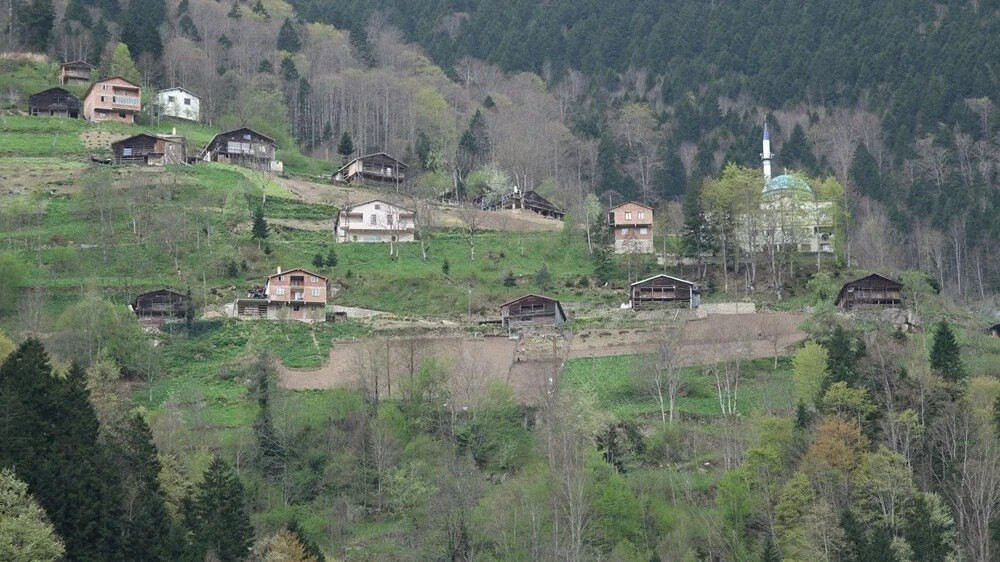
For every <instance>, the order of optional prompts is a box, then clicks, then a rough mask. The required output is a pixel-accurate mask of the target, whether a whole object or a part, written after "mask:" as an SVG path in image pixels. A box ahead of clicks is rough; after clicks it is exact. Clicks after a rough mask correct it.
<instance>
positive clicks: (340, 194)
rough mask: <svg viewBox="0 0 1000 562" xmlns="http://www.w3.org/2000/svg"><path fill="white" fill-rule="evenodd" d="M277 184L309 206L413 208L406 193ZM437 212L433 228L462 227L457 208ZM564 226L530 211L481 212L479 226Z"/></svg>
mask: <svg viewBox="0 0 1000 562" xmlns="http://www.w3.org/2000/svg"><path fill="white" fill-rule="evenodd" d="M275 181H276V182H278V184H279V185H281V186H282V187H284V188H285V189H287V190H288V191H290V192H291V193H292V194H293V195H295V196H296V197H298V198H299V199H301V200H302V201H305V202H306V203H319V204H323V205H335V206H337V207H343V206H344V205H352V204H358V203H364V202H366V201H371V200H372V199H382V200H384V201H388V202H389V203H393V204H395V205H400V206H403V207H409V206H411V200H410V198H409V197H407V196H406V195H403V194H394V193H392V192H391V191H385V192H379V191H374V190H371V189H365V188H360V187H353V186H351V187H348V186H343V185H333V184H328V183H315V182H311V181H306V180H303V179H299V178H275ZM434 210H435V212H434V216H433V217H432V218H433V220H432V226H435V227H438V228H456V227H461V226H462V225H463V223H462V219H461V218H460V217H459V214H458V211H457V210H456V209H455V208H453V207H449V206H446V205H438V206H435V207H434ZM284 222H287V223H289V226H294V227H296V228H301V229H302V230H328V229H330V228H332V226H333V217H331V219H330V220H329V221H295V223H296V224H295V225H293V224H291V221H284ZM562 226H563V223H562V221H557V220H554V219H547V218H545V217H543V216H541V215H537V214H535V213H532V212H530V211H523V210H517V211H512V210H505V211H482V212H480V213H479V227H480V228H482V229H484V230H507V231H511V232H552V231H559V230H562Z"/></svg>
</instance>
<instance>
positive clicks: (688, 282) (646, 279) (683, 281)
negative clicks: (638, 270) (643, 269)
mask: <svg viewBox="0 0 1000 562" xmlns="http://www.w3.org/2000/svg"><path fill="white" fill-rule="evenodd" d="M657 277H666V278H667V279H673V280H674V281H680V282H681V283H686V284H688V285H691V286H693V287H697V286H698V284H697V283H695V282H694V281H688V280H687V279H681V278H680V277H674V276H673V275H667V274H666V273H659V274H657V275H654V276H652V277H647V278H645V279H642V280H641V281H636V282H635V283H632V284H631V285H629V287H635V286H636V285H639V284H641V283H645V282H647V281H652V280H653V279H656V278H657Z"/></svg>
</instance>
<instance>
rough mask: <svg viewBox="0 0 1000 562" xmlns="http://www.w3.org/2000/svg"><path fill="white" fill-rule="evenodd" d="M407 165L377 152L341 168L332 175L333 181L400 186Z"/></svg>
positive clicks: (404, 176)
mask: <svg viewBox="0 0 1000 562" xmlns="http://www.w3.org/2000/svg"><path fill="white" fill-rule="evenodd" d="M406 168H407V165H406V164H404V163H402V162H400V161H399V160H396V159H395V158H393V157H392V156H389V155H388V154H386V153H385V152H377V153H375V154H368V155H365V156H358V157H357V158H355V159H354V160H351V161H350V162H348V163H347V164H344V165H343V166H341V168H340V169H339V170H337V173H336V174H334V175H333V181H335V182H339V183H373V184H380V185H396V186H398V185H402V184H403V182H405V181H406Z"/></svg>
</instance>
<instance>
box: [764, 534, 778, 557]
mask: <svg viewBox="0 0 1000 562" xmlns="http://www.w3.org/2000/svg"><path fill="white" fill-rule="evenodd" d="M760 562H781V557H780V556H778V547H777V546H775V545H774V539H772V538H771V535H768V536H767V538H766V539H764V548H763V549H762V550H761V553H760Z"/></svg>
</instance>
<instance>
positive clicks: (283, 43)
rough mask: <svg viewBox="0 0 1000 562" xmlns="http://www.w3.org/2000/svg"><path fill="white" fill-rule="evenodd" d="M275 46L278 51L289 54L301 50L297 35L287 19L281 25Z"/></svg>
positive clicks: (290, 21)
mask: <svg viewBox="0 0 1000 562" xmlns="http://www.w3.org/2000/svg"><path fill="white" fill-rule="evenodd" d="M277 46H278V50H279V51H286V52H289V53H297V52H299V49H301V48H302V43H301V42H300V41H299V34H298V33H296V32H295V27H294V26H293V25H292V20H290V19H288V18H285V22H284V23H282V24H281V29H280V30H279V31H278V45H277Z"/></svg>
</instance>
